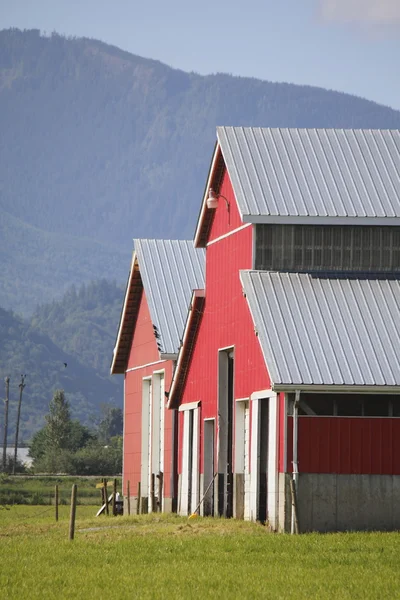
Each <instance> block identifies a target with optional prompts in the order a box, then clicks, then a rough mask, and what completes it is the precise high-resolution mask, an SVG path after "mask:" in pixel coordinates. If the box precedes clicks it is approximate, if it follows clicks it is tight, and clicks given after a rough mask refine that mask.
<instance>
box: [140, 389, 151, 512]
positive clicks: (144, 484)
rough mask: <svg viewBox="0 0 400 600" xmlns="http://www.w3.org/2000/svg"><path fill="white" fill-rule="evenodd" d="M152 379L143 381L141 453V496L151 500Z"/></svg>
mask: <svg viewBox="0 0 400 600" xmlns="http://www.w3.org/2000/svg"><path fill="white" fill-rule="evenodd" d="M150 415H151V377H143V379H142V451H141V467H140V480H141V492H140V493H141V496H142V498H149V496H150V485H149V473H150V465H151V462H150V461H151V452H150V448H151V432H150V428H151V421H150ZM148 508H150V499H149V500H148Z"/></svg>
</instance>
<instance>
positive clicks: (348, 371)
mask: <svg viewBox="0 0 400 600" xmlns="http://www.w3.org/2000/svg"><path fill="white" fill-rule="evenodd" d="M217 137H218V141H217V146H216V149H215V152H214V156H213V159H212V164H211V169H210V174H209V178H208V181H207V185H206V190H207V191H206V194H205V196H204V198H203V203H202V207H201V212H200V216H199V221H198V225H197V229H196V234H195V246H196V247H197V248H206V285H205V295H202V294H199V293H197V294H194V295H193V296H192V303H191V310H190V312H189V316H188V319H187V321H186V327H185V332H184V336H183V345H182V347H181V350H180V352H179V356H178V361H177V368H176V371H175V373H174V376H173V381H172V386H171V390H170V395H169V407H170V408H176V409H178V410H179V437H178V440H179V456H178V470H179V500H178V510H179V512H180V513H181V514H188V513H190V512H192V511H193V510H195V509H196V507H197V505H198V503H199V502H200V501H201V500H202V503H201V511H202V513H203V514H221V515H225V516H236V517H244V518H250V519H260V520H262V521H267V522H268V523H269V525H270V526H271V527H272V528H273V529H275V530H288V529H290V528H291V527H293V525H294V515H292V499H291V496H290V490H291V486H290V485H289V484H290V480H291V479H293V481H294V483H295V488H296V490H297V499H298V508H299V515H298V516H299V520H300V527H301V529H302V530H320V531H328V530H344V529H349V528H350V529H352V528H354V529H371V528H379V529H383V528H384V529H393V528H398V527H399V526H400V509H398V506H400V502H399V501H400V462H399V460H398V456H400V454H399V453H398V452H397V445H398V443H399V442H398V439H400V438H399V436H398V435H397V434H398V433H399V432H400V419H399V416H400V395H399V394H400V325H399V324H400V285H399V279H400V132H398V131H371V130H368V131H353V130H297V129H293V130H289V129H280V130H279V129H261V128H230V127H226V128H223V127H221V128H218V130H217Z"/></svg>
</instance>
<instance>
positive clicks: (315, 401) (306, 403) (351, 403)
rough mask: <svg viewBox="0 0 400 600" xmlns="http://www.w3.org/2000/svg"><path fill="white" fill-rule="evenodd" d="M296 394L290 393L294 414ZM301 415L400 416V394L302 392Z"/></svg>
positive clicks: (290, 412)
mask: <svg viewBox="0 0 400 600" xmlns="http://www.w3.org/2000/svg"><path fill="white" fill-rule="evenodd" d="M294 397H295V396H294V394H289V414H293V403H294ZM299 415H300V416H323V417H328V416H337V417H400V396H395V395H389V394H380V395H374V394H307V393H302V394H300V406H299Z"/></svg>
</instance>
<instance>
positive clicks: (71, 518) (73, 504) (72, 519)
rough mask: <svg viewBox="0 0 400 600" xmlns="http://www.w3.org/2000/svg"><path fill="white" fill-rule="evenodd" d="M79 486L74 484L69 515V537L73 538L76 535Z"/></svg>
mask: <svg viewBox="0 0 400 600" xmlns="http://www.w3.org/2000/svg"><path fill="white" fill-rule="evenodd" d="M77 489H78V486H77V485H76V483H74V484H73V486H72V492H71V512H70V516H69V539H70V540H73V539H74V535H75V516H76V491H77Z"/></svg>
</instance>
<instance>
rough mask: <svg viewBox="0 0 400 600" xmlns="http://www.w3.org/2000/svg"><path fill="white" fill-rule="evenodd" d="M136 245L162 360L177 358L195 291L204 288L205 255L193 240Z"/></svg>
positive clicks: (153, 241) (139, 242)
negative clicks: (168, 356)
mask: <svg viewBox="0 0 400 600" xmlns="http://www.w3.org/2000/svg"><path fill="white" fill-rule="evenodd" d="M134 243H135V252H136V256H137V260H138V263H139V268H140V274H141V277H142V281H143V286H144V290H145V293H146V298H147V302H148V304H149V310H150V315H151V319H152V321H153V326H154V331H155V334H156V338H157V344H158V348H159V351H160V355H161V358H163V357H165V355H176V354H178V351H179V346H180V343H181V342H180V340H181V338H182V335H183V330H184V326H185V321H186V317H187V312H188V308H189V305H190V300H191V296H192V292H193V290H194V289H200V288H201V289H202V288H204V270H205V252H204V250H203V249H196V248H195V247H194V245H193V242H192V241H183V240H140V239H136V240H135V241H134Z"/></svg>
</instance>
